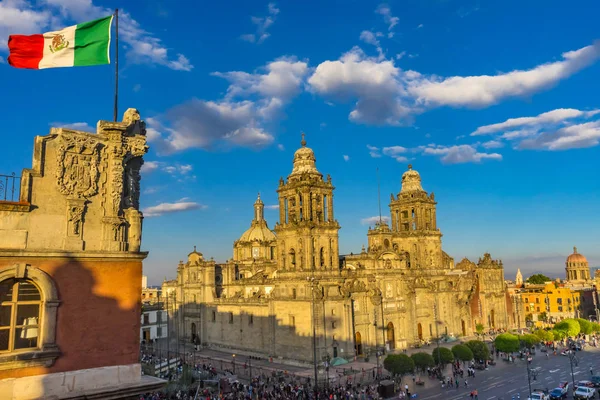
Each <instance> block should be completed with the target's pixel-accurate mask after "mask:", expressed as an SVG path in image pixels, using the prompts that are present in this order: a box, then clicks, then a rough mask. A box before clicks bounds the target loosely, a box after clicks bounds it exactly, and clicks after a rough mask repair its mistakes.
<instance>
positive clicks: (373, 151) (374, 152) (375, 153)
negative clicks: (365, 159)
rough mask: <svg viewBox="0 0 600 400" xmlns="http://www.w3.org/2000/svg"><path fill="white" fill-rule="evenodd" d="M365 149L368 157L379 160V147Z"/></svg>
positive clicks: (369, 146) (368, 146)
mask: <svg viewBox="0 0 600 400" xmlns="http://www.w3.org/2000/svg"><path fill="white" fill-rule="evenodd" d="M367 149H369V155H370V156H371V157H373V158H380V157H381V153H380V152H379V147H375V146H371V145H369V144H368V145H367Z"/></svg>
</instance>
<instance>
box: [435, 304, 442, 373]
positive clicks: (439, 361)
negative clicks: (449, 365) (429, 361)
mask: <svg viewBox="0 0 600 400" xmlns="http://www.w3.org/2000/svg"><path fill="white" fill-rule="evenodd" d="M437 311H438V310H437V300H436V301H435V302H434V303H433V323H434V324H435V336H436V342H437V356H438V363H439V364H440V365H439V367H440V372H439V373H440V374H441V373H442V368H441V365H442V357H441V354H440V334H439V332H438V313H437Z"/></svg>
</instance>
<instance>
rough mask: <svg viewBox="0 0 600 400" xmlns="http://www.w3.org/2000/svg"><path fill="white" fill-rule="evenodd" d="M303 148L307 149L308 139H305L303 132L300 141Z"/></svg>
mask: <svg viewBox="0 0 600 400" xmlns="http://www.w3.org/2000/svg"><path fill="white" fill-rule="evenodd" d="M300 144H301V145H302V147H306V139H305V138H304V132H302V140H301V141H300Z"/></svg>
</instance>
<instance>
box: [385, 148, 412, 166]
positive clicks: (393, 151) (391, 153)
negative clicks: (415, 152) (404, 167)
mask: <svg viewBox="0 0 600 400" xmlns="http://www.w3.org/2000/svg"><path fill="white" fill-rule="evenodd" d="M407 151H408V149H406V148H405V147H402V146H391V147H384V148H383V149H382V153H383V155H384V156H388V157H392V158H393V159H394V160H396V161H398V162H407V161H408V158H407V157H406V156H404V155H402V154H405V153H407Z"/></svg>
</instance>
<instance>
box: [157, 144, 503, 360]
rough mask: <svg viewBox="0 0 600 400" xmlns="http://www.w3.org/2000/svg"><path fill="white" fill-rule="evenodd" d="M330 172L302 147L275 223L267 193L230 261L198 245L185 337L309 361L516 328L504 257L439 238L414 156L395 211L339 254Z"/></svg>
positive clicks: (190, 266) (174, 284) (173, 286)
mask: <svg viewBox="0 0 600 400" xmlns="http://www.w3.org/2000/svg"><path fill="white" fill-rule="evenodd" d="M334 190H335V187H334V186H333V182H332V179H331V177H330V176H329V175H327V176H326V177H324V176H323V174H321V172H319V170H318V169H317V166H316V158H315V154H314V152H313V150H312V149H310V148H309V147H307V146H306V141H305V139H304V135H303V137H302V141H301V147H300V148H299V149H298V150H297V151H296V152H295V154H294V160H293V168H292V172H291V173H290V174H289V175H288V177H287V179H284V178H280V180H279V186H278V188H277V193H278V198H279V221H278V222H276V223H275V226H274V229H273V230H271V229H270V228H269V226H268V224H267V221H266V220H265V218H264V204H263V202H262V200H261V199H260V195H259V196H258V198H257V199H256V202H255V203H254V213H253V219H252V222H251V223H250V228H249V229H248V230H247V231H246V232H244V233H243V234H242V235H241V236H240V238H239V239H238V240H236V241H235V242H234V244H233V258H232V259H231V260H228V261H227V262H225V263H217V262H215V261H214V260H213V259H212V258H210V259H207V258H205V257H204V255H203V254H202V253H200V252H198V251H197V250H196V248H194V251H193V252H191V253H190V254H189V255H188V258H187V261H186V262H183V261H182V262H180V263H179V266H178V268H177V279H176V280H173V281H165V282H164V283H163V293H171V300H170V301H171V304H172V307H173V306H174V308H173V309H174V310H176V311H175V312H174V314H175V315H173V317H174V320H176V321H178V324H173V325H175V327H176V329H177V330H178V331H179V333H180V337H181V338H185V340H186V342H188V343H189V341H192V342H194V343H196V344H201V345H203V346H209V347H217V348H227V349H231V350H232V351H235V350H238V351H246V352H249V353H253V354H262V355H264V356H269V357H274V358H284V359H295V360H304V361H311V360H312V359H313V354H312V351H310V349H312V348H313V345H314V348H315V349H316V357H317V359H318V360H325V359H327V358H328V357H343V358H353V357H355V356H363V355H368V354H371V353H375V352H376V351H393V350H395V349H403V348H407V347H410V346H414V345H418V344H420V343H423V342H425V341H429V340H431V341H433V340H435V339H436V338H442V337H452V336H453V337H459V336H470V335H473V334H474V332H475V329H476V325H478V324H482V325H483V326H484V327H485V329H486V330H488V329H500V328H508V318H507V315H508V313H509V312H511V311H509V308H510V307H511V306H510V300H509V299H508V297H507V295H506V288H505V283H504V269H503V266H502V262H501V261H497V260H493V259H492V258H491V256H490V254H488V253H486V254H485V255H484V256H483V257H482V258H480V259H479V260H478V262H477V263H474V262H472V261H470V260H468V259H466V258H465V259H463V260H462V261H460V262H459V263H457V264H455V262H454V259H453V258H452V257H450V256H449V255H448V254H447V253H445V252H444V251H443V250H442V240H441V239H442V233H441V231H440V229H439V228H438V227H437V222H436V204H437V203H436V200H435V196H434V194H433V193H427V192H426V191H425V190H424V189H423V187H422V184H421V177H420V175H419V173H418V172H417V171H415V170H413V169H412V166H411V165H409V166H408V170H407V171H406V172H405V173H404V174H403V175H402V186H401V189H400V192H399V193H398V194H397V195H394V194H392V195H391V199H390V204H389V209H390V217H389V221H390V224H388V223H387V222H386V221H387V220H388V218H385V219H383V218H382V219H380V221H379V222H377V223H376V224H375V226H374V227H372V228H369V230H368V233H367V238H368V246H367V247H366V248H365V247H364V246H363V248H362V250H360V251H358V252H356V253H351V254H349V255H340V254H339V242H338V238H339V237H338V231H339V229H340V225H339V223H338V222H337V220H336V219H335V215H334V210H335V204H334V201H333V198H334V196H333V192H334Z"/></svg>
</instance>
